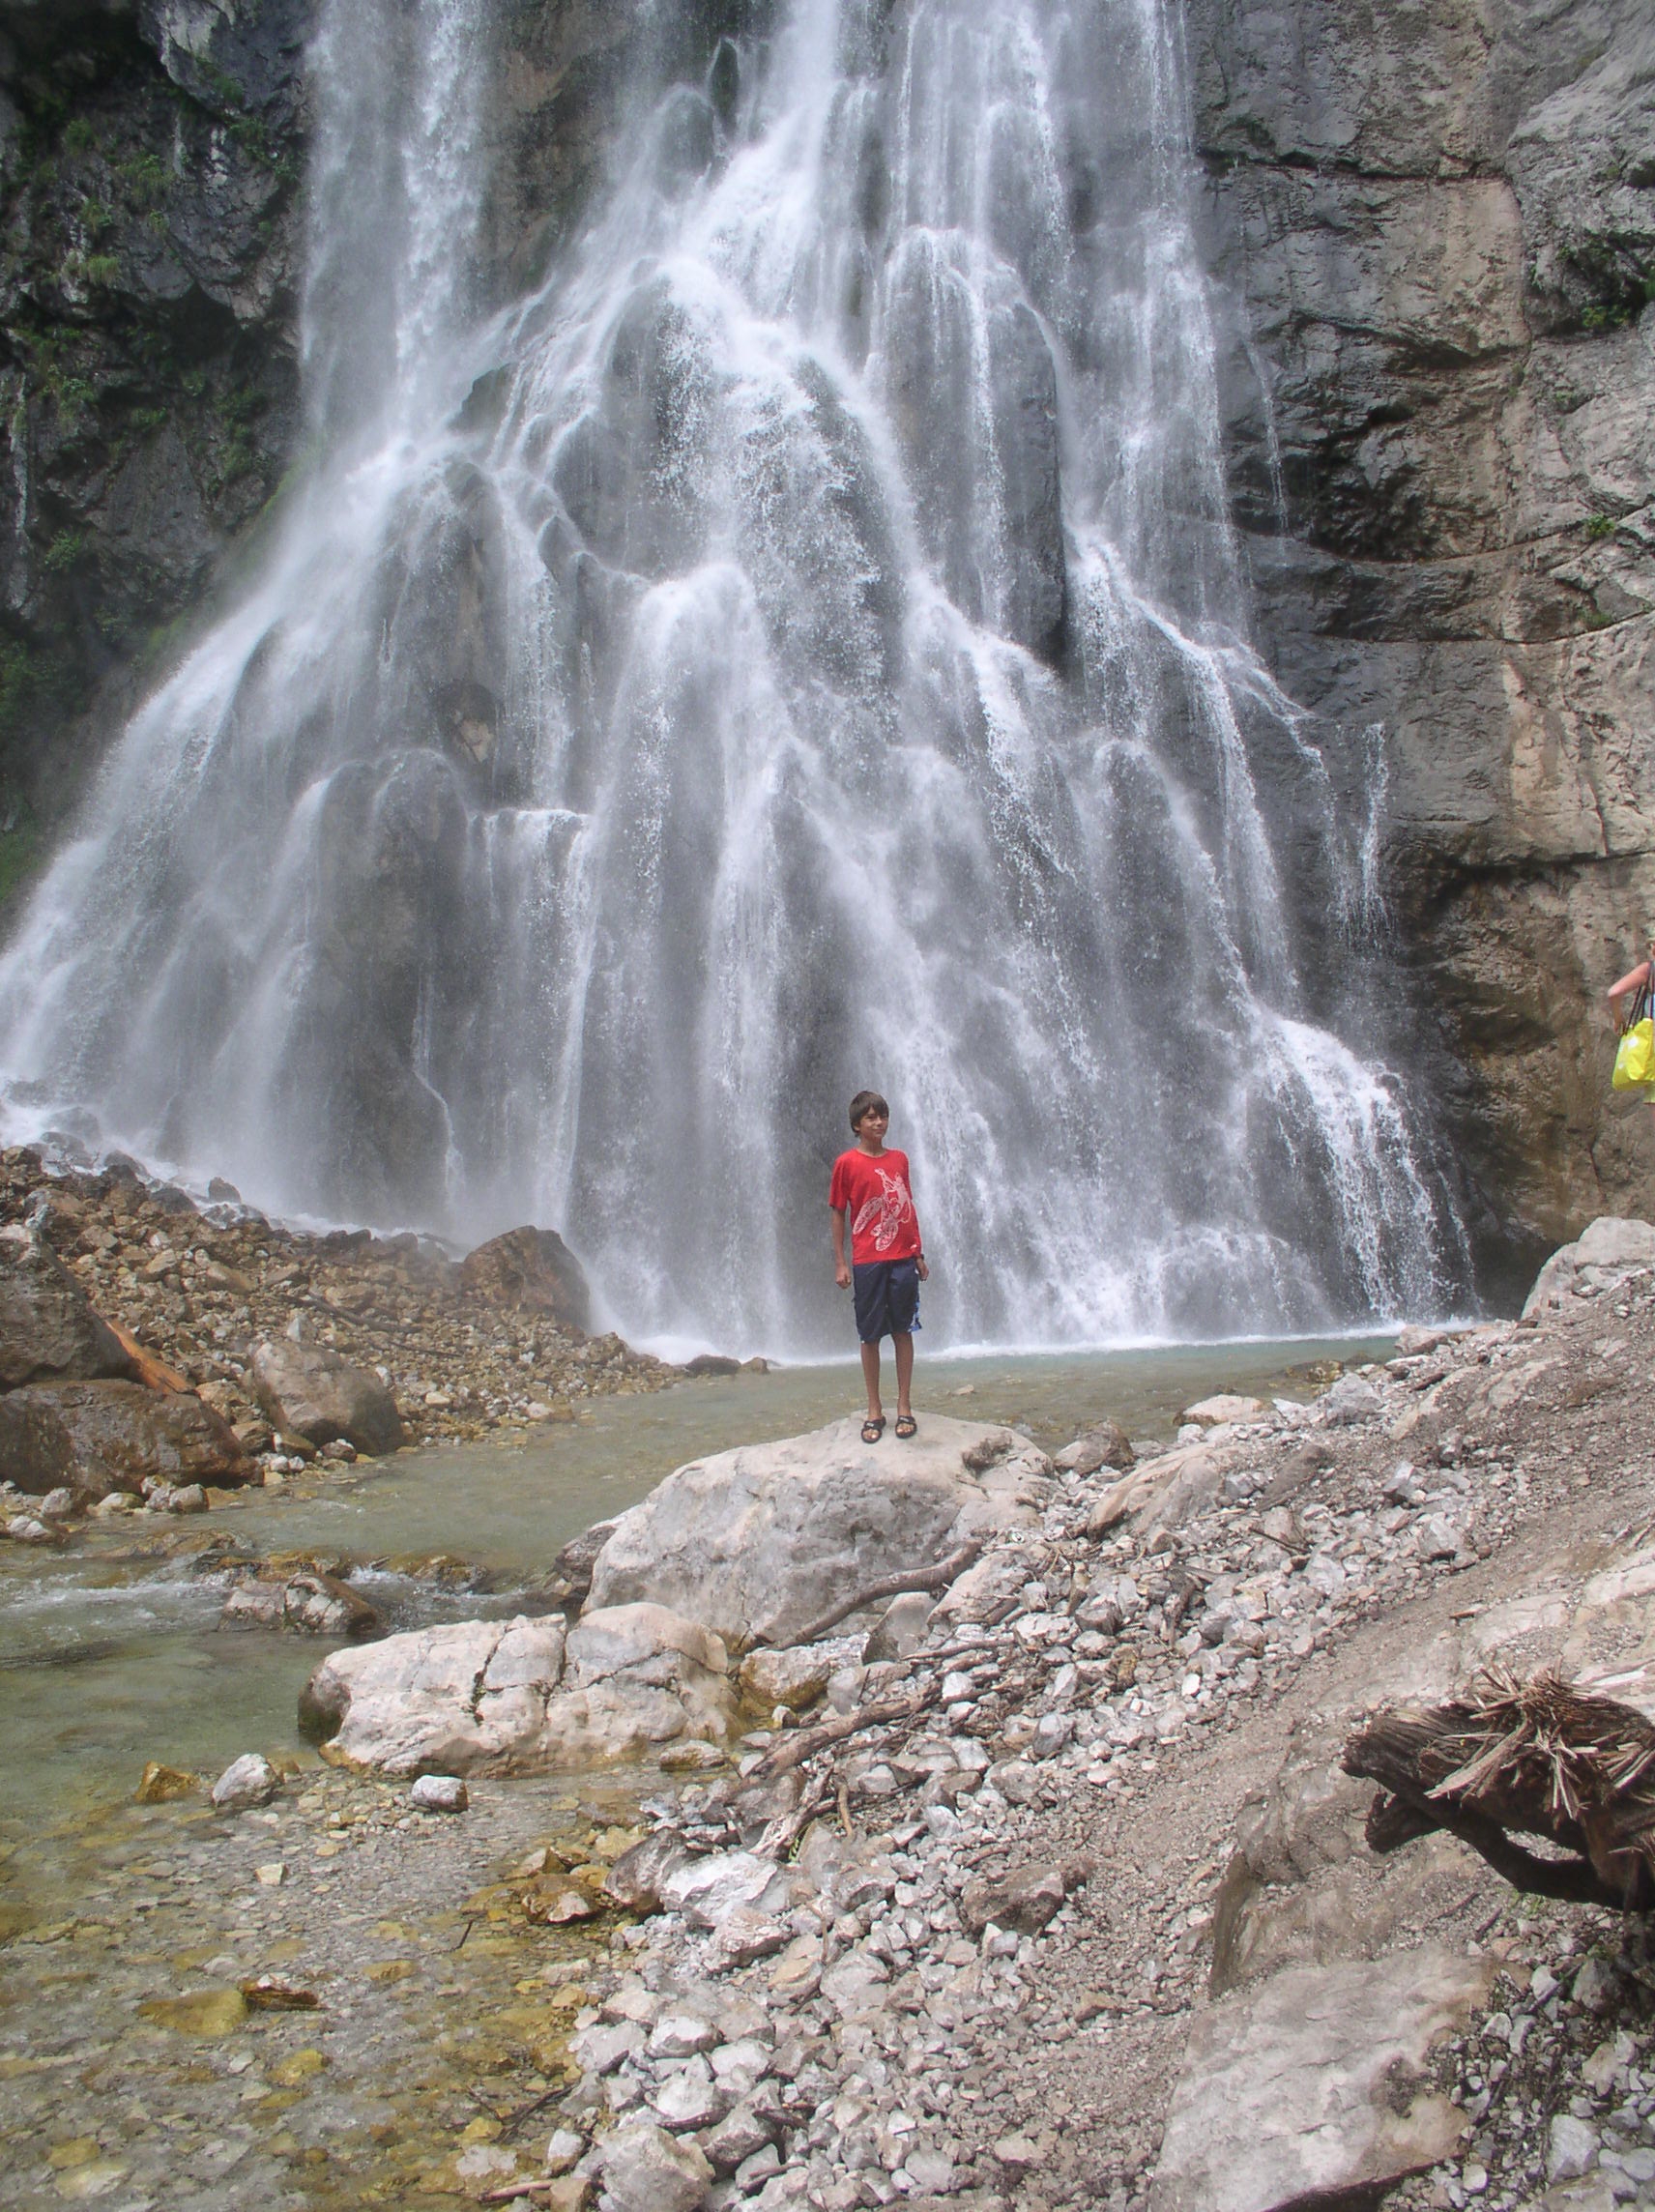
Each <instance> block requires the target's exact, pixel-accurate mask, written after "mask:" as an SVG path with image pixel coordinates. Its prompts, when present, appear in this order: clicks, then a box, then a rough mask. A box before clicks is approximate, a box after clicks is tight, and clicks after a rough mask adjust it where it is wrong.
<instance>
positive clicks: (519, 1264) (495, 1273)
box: [460, 1228, 592, 1334]
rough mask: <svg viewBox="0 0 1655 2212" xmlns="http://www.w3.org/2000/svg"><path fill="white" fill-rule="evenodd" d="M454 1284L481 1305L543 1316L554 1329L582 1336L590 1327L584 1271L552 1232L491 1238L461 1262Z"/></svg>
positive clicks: (517, 1232)
mask: <svg viewBox="0 0 1655 2212" xmlns="http://www.w3.org/2000/svg"><path fill="white" fill-rule="evenodd" d="M460 1282H461V1284H462V1285H463V1287H464V1288H465V1290H466V1291H468V1292H469V1293H470V1294H471V1295H472V1296H473V1297H476V1298H479V1299H481V1300H482V1301H483V1303H485V1304H487V1305H494V1306H513V1307H516V1308H517V1309H518V1311H520V1312H523V1313H533V1314H543V1315H545V1316H546V1318H547V1319H548V1320H550V1321H553V1322H555V1323H557V1324H558V1326H559V1327H560V1328H566V1329H570V1330H578V1331H580V1332H581V1333H583V1334H584V1332H585V1331H586V1330H587V1329H588V1328H589V1327H590V1326H591V1324H592V1294H591V1292H590V1290H589V1289H588V1287H587V1280H586V1274H585V1271H584V1269H583V1268H582V1266H581V1264H580V1262H579V1261H578V1260H577V1259H576V1258H575V1256H574V1254H573V1253H572V1252H571V1251H570V1250H569V1248H568V1246H567V1245H566V1243H565V1242H564V1240H563V1238H562V1237H560V1236H559V1235H558V1233H557V1231H556V1230H555V1229H533V1228H525V1229H508V1231H507V1232H506V1234H505V1235H504V1236H503V1237H490V1238H489V1240H488V1242H487V1243H486V1244H479V1245H478V1246H477V1248H476V1250H475V1251H472V1252H468V1253H467V1254H466V1256H465V1258H464V1259H463V1260H462V1261H461V1263H460Z"/></svg>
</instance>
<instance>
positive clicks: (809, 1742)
mask: <svg viewBox="0 0 1655 2212" xmlns="http://www.w3.org/2000/svg"><path fill="white" fill-rule="evenodd" d="M941 1695H942V1691H941V1689H940V1687H939V1686H938V1685H936V1684H933V1685H932V1687H931V1688H930V1689H928V1690H919V1691H916V1692H915V1695H914V1696H913V1697H912V1698H879V1699H876V1700H875V1702H874V1703H872V1704H871V1705H858V1706H857V1709H856V1711H855V1712H850V1713H839V1714H837V1715H836V1716H835V1717H834V1718H833V1719H832V1720H830V1721H823V1722H822V1724H821V1725H820V1727H818V1728H812V1729H800V1730H798V1732H797V1733H796V1734H792V1735H788V1736H784V1737H783V1739H782V1741H781V1742H780V1743H778V1744H777V1745H776V1746H775V1747H774V1749H773V1750H771V1751H768V1752H766V1754H765V1756H764V1760H763V1762H762V1763H761V1764H760V1765H758V1766H757V1767H755V1768H754V1770H753V1772H754V1776H755V1778H761V1779H763V1780H766V1781H768V1780H769V1777H770V1776H771V1775H774V1774H785V1773H787V1771H788V1770H789V1768H790V1767H795V1766H798V1765H799V1764H801V1763H802V1761H805V1760H807V1759H813V1758H814V1757H815V1756H816V1754H817V1753H818V1752H819V1751H826V1750H827V1747H828V1745H829V1744H834V1743H842V1742H843V1741H844V1739H845V1738H846V1736H848V1735H855V1734H857V1732H858V1731H859V1730H861V1729H870V1728H882V1727H883V1726H884V1725H885V1723H886V1721H911V1720H914V1719H915V1718H916V1717H917V1716H918V1715H919V1714H920V1713H922V1712H923V1711H924V1710H925V1708H926V1706H927V1705H934V1704H935V1703H937V1700H938V1698H939V1697H940V1696H941Z"/></svg>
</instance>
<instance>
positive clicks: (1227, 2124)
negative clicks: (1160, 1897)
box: [1149, 1949, 1496, 2212]
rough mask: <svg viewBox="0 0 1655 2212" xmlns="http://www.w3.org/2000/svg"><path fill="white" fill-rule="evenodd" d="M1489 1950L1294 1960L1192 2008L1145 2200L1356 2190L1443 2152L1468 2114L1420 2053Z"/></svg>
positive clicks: (1487, 1973) (1237, 2205) (1167, 2206)
mask: <svg viewBox="0 0 1655 2212" xmlns="http://www.w3.org/2000/svg"><path fill="white" fill-rule="evenodd" d="M1495 1964H1496V1962H1495V1961H1493V1960H1489V1959H1466V1958H1463V1957H1461V1956H1459V1955H1457V1954H1456V1953H1454V1952H1451V1951H1445V1950H1436V1949H1425V1950H1418V1951H1405V1952H1400V1953H1396V1954H1393V1955H1392V1956H1391V1957H1389V1958H1384V1959H1377V1960H1372V1961H1369V1960H1348V1961H1345V1962H1343V1963H1341V1964H1340V1965H1332V1966H1292V1967H1290V1968H1288V1970H1287V1971H1286V1972H1285V1973H1280V1974H1277V1975H1275V1976H1273V1977H1272V1979H1271V1980H1269V1981H1267V1982H1264V1983H1263V1984H1261V1985H1260V1987H1259V1988H1258V1989H1256V1990H1254V1991H1252V1992H1251V1993H1249V1994H1246V1995H1244V1996H1232V1997H1226V1998H1224V1999H1223V2000H1222V2001H1221V2002H1220V2003H1218V2004H1215V2005H1214V2006H1213V2007H1212V2008H1211V2010H1210V2011H1208V2012H1205V2013H1200V2014H1198V2015H1197V2016H1196V2021H1195V2024H1194V2026H1193V2027H1192V2028H1191V2030H1190V2039H1189V2045H1188V2048H1187V2051H1186V2052H1185V2056H1184V2070H1183V2074H1182V2076H1181V2078H1180V2079H1179V2081H1178V2083H1177V2086H1176V2088H1175V2090H1174V2091H1173V2102H1172V2109H1171V2110H1170V2111H1169V2112H1168V2115H1167V2126H1166V2133H1165V2135H1164V2136H1163V2137H1162V2139H1161V2155H1160V2160H1159V2162H1158V2164H1157V2166H1156V2169H1155V2180H1154V2185H1153V2187H1152V2188H1151V2190H1150V2192H1149V2212H1275V2208H1276V2207H1277V2206H1283V2207H1285V2206H1288V2205H1306V2204H1313V2203H1314V2204H1335V2203H1338V2204H1345V2203H1356V2202H1358V2201H1360V2202H1363V2203H1367V2202H1368V2201H1370V2199H1372V2198H1374V2197H1379V2195H1381V2194H1382V2193H1383V2191H1384V2190H1385V2189H1386V2187H1388V2186H1389V2185H1390V2184H1391V2183H1393V2182H1396V2181H1400V2180H1401V2179H1402V2178H1403V2177H1404V2175H1406V2174H1409V2173H1418V2172H1422V2171H1423V2170H1424V2169H1425V2168H1428V2167H1432V2166H1435V2165H1437V2162H1438V2161H1439V2160H1441V2159H1445V2158H1448V2157H1450V2156H1452V2155H1453V2153H1454V2151H1455V2150H1456V2149H1457V2148H1458V2146H1459V2144H1460V2143H1461V2141H1462V2140H1463V2139H1464V2137H1465V2136H1466V2132H1467V2130H1468V2128H1469V2124H1470V2123H1469V2122H1468V2120H1467V2119H1466V2114H1465V2113H1464V2112H1463V2111H1462V2110H1460V2109H1459V2108H1458V2107H1457V2106H1455V2105H1452V2104H1450V2103H1449V2101H1448V2099H1447V2098H1446V2097H1443V2096H1441V2095H1440V2094H1439V2093H1438V2092H1437V2091H1436V2090H1435V2089H1433V2088H1432V2087H1431V2085H1430V2082H1429V2080H1428V2078H1427V2074H1426V2060H1427V2056H1428V2053H1429V2052H1430V2051H1431V2048H1432V2046H1433V2045H1434V2044H1435V2043H1437V2041H1438V2040H1439V2039H1440V2038H1441V2037H1442V2036H1444V2035H1449V2034H1452V2033H1454V2032H1455V2031H1456V2030H1457V2029H1459V2028H1460V2027H1461V2026H1463V2024H1464V2023H1465V2022H1466V2019H1467V2017H1468V2016H1469V2014H1470V2013H1471V2011H1472V2009H1473V2008H1474V2007H1475V2006H1476V2005H1478V2004H1479V2003H1481V2002H1482V2000H1483V1999H1484V1998H1485V1997H1486V1996H1487V1994H1488V1992H1489V1987H1490V1985H1491V1983H1492V1982H1493V1979H1494V1973H1495Z"/></svg>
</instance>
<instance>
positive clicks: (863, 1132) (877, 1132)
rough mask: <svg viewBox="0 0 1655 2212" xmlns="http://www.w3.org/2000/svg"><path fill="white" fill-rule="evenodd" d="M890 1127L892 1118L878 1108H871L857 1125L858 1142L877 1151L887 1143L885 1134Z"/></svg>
mask: <svg viewBox="0 0 1655 2212" xmlns="http://www.w3.org/2000/svg"><path fill="white" fill-rule="evenodd" d="M889 1127H890V1116H889V1115H888V1114H882V1113H881V1112H880V1110H879V1108H878V1107H877V1106H870V1107H869V1108H868V1110H867V1112H866V1113H865V1114H864V1115H863V1116H862V1118H861V1120H860V1121H858V1122H857V1142H858V1143H859V1144H863V1145H872V1146H874V1147H875V1148H876V1149H877V1148H878V1147H879V1146H881V1145H883V1144H884V1143H885V1133H886V1130H887V1129H888V1128H889Z"/></svg>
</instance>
